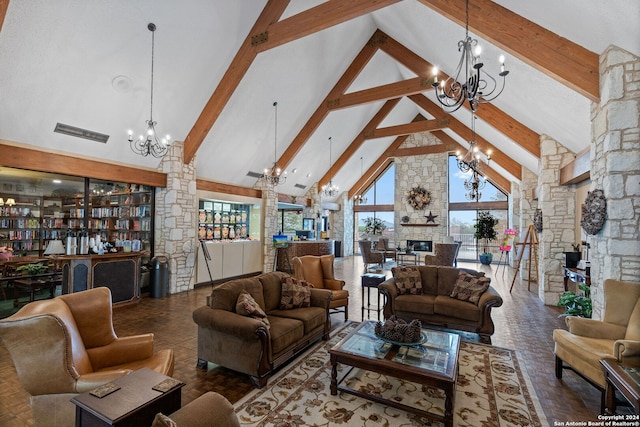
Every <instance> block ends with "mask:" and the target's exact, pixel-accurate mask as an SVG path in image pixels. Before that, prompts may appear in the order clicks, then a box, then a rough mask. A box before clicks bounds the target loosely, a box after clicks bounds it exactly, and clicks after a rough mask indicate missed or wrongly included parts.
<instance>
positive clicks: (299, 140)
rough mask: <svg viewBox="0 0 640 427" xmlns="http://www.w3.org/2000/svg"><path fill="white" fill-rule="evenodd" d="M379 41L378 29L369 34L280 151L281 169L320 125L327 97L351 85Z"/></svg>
mask: <svg viewBox="0 0 640 427" xmlns="http://www.w3.org/2000/svg"><path fill="white" fill-rule="evenodd" d="M380 43H384V39H381V37H380V31H376V32H375V33H374V34H373V35H372V36H371V38H370V39H369V41H368V42H367V43H366V44H365V45H364V47H363V48H362V49H361V50H360V52H359V53H358V55H357V56H356V57H355V59H354V60H353V61H352V62H351V64H349V67H348V68H347V70H346V71H345V72H344V73H343V74H342V76H341V77H340V79H339V80H338V82H337V83H336V84H335V86H334V87H333V89H331V91H329V94H328V95H327V96H326V98H325V99H324V100H323V101H322V102H321V103H320V105H319V106H318V108H316V111H315V112H314V113H313V114H312V115H311V117H310V118H309V120H307V122H306V123H305V125H304V126H303V127H302V129H301V130H300V132H298V134H297V135H296V137H295V138H294V139H293V141H291V144H289V146H288V147H287V149H286V150H285V151H284V152H283V153H282V155H281V156H280V158H279V159H278V161H277V162H278V166H280V167H281V168H282V169H285V168H286V167H287V166H288V165H289V163H291V161H292V160H293V158H294V157H295V155H296V154H297V153H298V151H300V149H301V148H302V146H303V145H304V144H305V142H307V140H308V139H309V138H310V137H311V135H312V134H313V132H315V130H316V129H317V128H318V126H320V124H321V123H322V121H323V120H324V119H325V117H326V116H327V115H328V114H329V108H328V107H327V101H328V100H329V99H333V98H336V97H337V96H340V95H342V94H343V93H344V92H345V91H346V90H347V89H348V88H349V86H351V83H353V81H354V80H355V79H356V77H358V74H360V71H362V70H363V69H364V67H365V66H366V65H367V64H368V63H369V61H370V60H371V58H373V55H375V53H376V52H377V51H378V48H379V45H380Z"/></svg>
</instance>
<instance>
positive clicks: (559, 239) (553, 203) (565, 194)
mask: <svg viewBox="0 0 640 427" xmlns="http://www.w3.org/2000/svg"><path fill="white" fill-rule="evenodd" d="M540 139H541V141H540V162H541V166H542V171H541V173H540V175H539V177H538V182H539V186H540V191H539V196H538V204H539V206H540V209H542V224H543V230H542V233H539V234H538V239H539V241H540V244H539V247H538V265H539V278H538V280H539V286H538V296H539V297H540V299H541V300H542V301H543V302H544V303H545V304H549V305H555V304H557V302H558V298H559V297H560V294H561V293H562V292H563V291H564V285H563V278H564V270H563V268H562V254H563V252H567V251H570V250H571V248H572V246H571V245H573V244H576V243H579V240H580V238H579V236H578V237H576V235H575V234H576V233H575V216H576V215H579V212H578V211H576V206H575V200H576V197H575V186H573V185H560V169H561V168H562V167H563V166H565V165H567V164H568V163H570V162H571V161H572V160H573V159H574V158H575V155H574V153H572V152H571V151H569V150H567V149H566V148H565V147H563V146H562V145H560V144H559V143H558V142H556V141H554V140H553V139H551V138H550V137H548V136H545V135H543V136H541V138H540Z"/></svg>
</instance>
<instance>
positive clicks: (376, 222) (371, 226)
mask: <svg viewBox="0 0 640 427" xmlns="http://www.w3.org/2000/svg"><path fill="white" fill-rule="evenodd" d="M386 228H387V226H386V225H384V222H383V221H382V220H381V219H380V218H374V217H371V216H370V217H367V218H365V219H364V231H365V233H367V235H369V236H376V235H380V234H382V232H383V231H384V230H386Z"/></svg>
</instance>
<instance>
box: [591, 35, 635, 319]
mask: <svg viewBox="0 0 640 427" xmlns="http://www.w3.org/2000/svg"><path fill="white" fill-rule="evenodd" d="M591 133H592V141H591V188H590V190H591V191H593V190H595V189H601V190H604V195H605V197H606V200H607V219H606V221H605V223H604V227H603V228H602V230H600V232H598V233H597V234H596V235H594V236H588V237H587V241H588V242H589V243H590V244H591V253H590V261H591V298H592V300H593V318H595V319H601V318H602V315H603V309H604V296H603V293H602V289H603V283H604V280H605V279H608V278H613V279H618V280H626V281H631V282H638V283H640V227H639V226H638V221H639V218H640V167H639V166H638V165H640V58H638V57H637V56H635V55H632V54H631V53H629V52H627V51H624V50H622V49H620V48H617V47H614V46H610V47H609V48H608V49H607V50H606V51H605V52H604V53H603V54H602V55H601V56H600V103H599V104H595V103H594V104H592V107H591Z"/></svg>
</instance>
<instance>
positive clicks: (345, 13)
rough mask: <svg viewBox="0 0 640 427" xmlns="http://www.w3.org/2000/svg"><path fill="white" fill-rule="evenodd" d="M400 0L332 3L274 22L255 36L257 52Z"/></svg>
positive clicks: (339, 1)
mask: <svg viewBox="0 0 640 427" xmlns="http://www.w3.org/2000/svg"><path fill="white" fill-rule="evenodd" d="M399 1H400V0H331V1H328V2H324V3H321V4H319V5H318V6H315V7H312V8H311V9H308V10H305V11H304V12H300V13H298V14H296V15H293V16H291V17H289V18H286V19H283V20H282V21H278V22H274V23H272V24H271V25H269V26H268V27H267V28H266V29H265V30H264V31H259V32H255V33H252V36H251V38H252V40H254V44H255V46H256V50H257V51H258V52H264V51H266V50H269V49H273V48H274V47H277V46H281V45H283V44H285V43H289V42H291V41H294V40H298V39H300V38H302V37H305V36H308V35H310V34H314V33H317V32H319V31H322V30H325V29H327V28H330V27H332V26H334V25H338V24H342V23H343V22H347V21H350V20H352V19H355V18H358V17H360V16H362V15H366V14H367V13H371V12H375V11H376V10H379V9H382V8H384V7H387V6H389V5H392V4H394V3H398V2H399Z"/></svg>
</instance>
